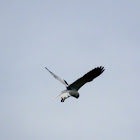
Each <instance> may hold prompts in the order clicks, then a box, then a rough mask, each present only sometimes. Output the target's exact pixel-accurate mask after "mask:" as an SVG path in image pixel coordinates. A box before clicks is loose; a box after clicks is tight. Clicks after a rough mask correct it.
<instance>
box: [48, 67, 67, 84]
mask: <svg viewBox="0 0 140 140" xmlns="http://www.w3.org/2000/svg"><path fill="white" fill-rule="evenodd" d="M45 68H46V67H45ZM46 69H47V68H46ZM47 70H48V71H49V72H50V74H52V75H53V76H54V78H55V79H57V80H58V81H60V82H61V83H62V84H64V85H65V86H66V87H68V83H67V82H66V81H65V80H62V79H61V78H60V77H58V76H57V75H55V74H54V73H52V72H51V71H50V70H49V69H47Z"/></svg>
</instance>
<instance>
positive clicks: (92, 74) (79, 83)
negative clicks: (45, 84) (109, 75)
mask: <svg viewBox="0 0 140 140" xmlns="http://www.w3.org/2000/svg"><path fill="white" fill-rule="evenodd" d="M104 70H105V69H104V67H102V66H100V67H97V68H95V69H93V70H91V71H90V72H88V73H87V74H85V75H84V76H83V77H81V78H79V79H78V80H76V81H75V82H73V83H72V84H70V85H69V86H68V87H67V89H75V90H79V89H80V88H81V87H82V86H83V85H84V84H86V83H87V82H91V81H92V80H93V79H94V78H96V77H98V76H99V75H100V74H102V73H103V71H104Z"/></svg>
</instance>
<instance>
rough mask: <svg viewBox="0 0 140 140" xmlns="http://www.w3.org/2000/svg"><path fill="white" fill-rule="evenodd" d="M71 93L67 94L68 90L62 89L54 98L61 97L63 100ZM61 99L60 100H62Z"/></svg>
mask: <svg viewBox="0 0 140 140" xmlns="http://www.w3.org/2000/svg"><path fill="white" fill-rule="evenodd" d="M70 96H71V95H70V94H69V92H68V91H67V90H64V91H62V92H61V94H59V95H58V96H56V97H55V98H61V99H62V100H63V101H64V100H65V99H67V98H68V97H70ZM62 100H61V101H62Z"/></svg>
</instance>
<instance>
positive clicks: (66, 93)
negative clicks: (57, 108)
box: [45, 66, 105, 102]
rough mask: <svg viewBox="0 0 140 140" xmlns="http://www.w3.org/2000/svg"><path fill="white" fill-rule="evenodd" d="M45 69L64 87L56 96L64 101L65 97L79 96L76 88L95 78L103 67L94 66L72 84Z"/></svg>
mask: <svg viewBox="0 0 140 140" xmlns="http://www.w3.org/2000/svg"><path fill="white" fill-rule="evenodd" d="M45 68H46V67H45ZM46 69H47V70H48V71H49V72H50V74H52V76H54V78H55V79H57V80H58V81H60V82H61V83H62V84H64V85H65V87H66V90H63V91H62V92H61V94H60V95H58V96H57V97H60V98H61V102H64V101H65V99H67V98H69V97H71V96H72V97H75V98H77V99H78V98H79V93H78V90H79V89H80V88H81V87H82V86H83V85H84V84H86V83H87V82H91V81H92V80H93V79H95V78H96V77H98V76H99V75H101V74H102V73H103V72H104V70H105V69H104V67H102V66H100V67H97V68H94V69H93V70H91V71H89V72H88V73H86V74H85V75H84V76H82V77H81V78H79V79H77V80H76V81H75V82H73V83H72V84H70V85H69V84H68V83H67V82H66V81H65V80H63V79H61V78H60V77H58V76H57V75H55V74H54V73H53V72H51V71H50V70H49V69H48V68H46Z"/></svg>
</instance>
